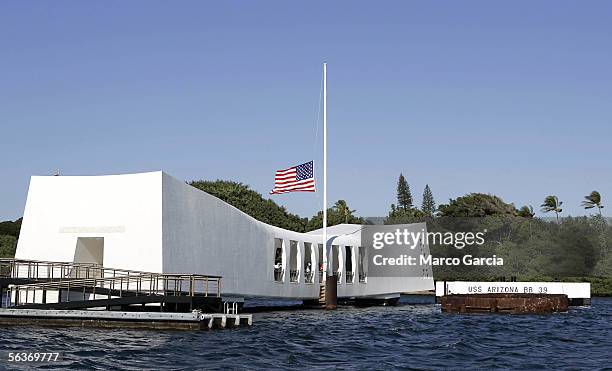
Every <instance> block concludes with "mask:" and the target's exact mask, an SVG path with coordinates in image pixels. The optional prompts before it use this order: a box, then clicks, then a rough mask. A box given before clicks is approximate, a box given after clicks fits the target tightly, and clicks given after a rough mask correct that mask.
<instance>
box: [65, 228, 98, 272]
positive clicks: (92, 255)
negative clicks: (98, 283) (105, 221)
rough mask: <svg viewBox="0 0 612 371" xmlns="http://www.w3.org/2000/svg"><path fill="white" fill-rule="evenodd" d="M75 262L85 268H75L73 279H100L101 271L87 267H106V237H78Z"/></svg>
mask: <svg viewBox="0 0 612 371" xmlns="http://www.w3.org/2000/svg"><path fill="white" fill-rule="evenodd" d="M73 261H74V262H75V263H83V264H84V266H75V267H74V268H73V270H72V272H71V276H72V277H75V278H95V277H99V276H100V270H99V269H91V268H88V267H87V265H89V264H95V265H98V266H103V265H104V237H77V242H76V247H75V249H74V259H73Z"/></svg>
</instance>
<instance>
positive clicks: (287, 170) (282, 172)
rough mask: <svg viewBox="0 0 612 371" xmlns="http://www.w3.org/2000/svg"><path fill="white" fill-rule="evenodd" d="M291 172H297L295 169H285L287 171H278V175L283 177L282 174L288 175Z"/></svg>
mask: <svg viewBox="0 0 612 371" xmlns="http://www.w3.org/2000/svg"><path fill="white" fill-rule="evenodd" d="M290 171H293V172H295V167H290V168H289V169H285V170H278V171H276V175H279V174H281V175H282V174H285V173H288V172H290Z"/></svg>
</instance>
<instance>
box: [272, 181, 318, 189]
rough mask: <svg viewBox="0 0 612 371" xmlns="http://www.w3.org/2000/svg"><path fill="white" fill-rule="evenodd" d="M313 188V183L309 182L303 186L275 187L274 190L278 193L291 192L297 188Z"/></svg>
mask: <svg viewBox="0 0 612 371" xmlns="http://www.w3.org/2000/svg"><path fill="white" fill-rule="evenodd" d="M313 187H314V182H310V183H304V184H295V185H291V186H284V187H275V188H274V189H275V190H278V191H292V190H295V189H298V188H313Z"/></svg>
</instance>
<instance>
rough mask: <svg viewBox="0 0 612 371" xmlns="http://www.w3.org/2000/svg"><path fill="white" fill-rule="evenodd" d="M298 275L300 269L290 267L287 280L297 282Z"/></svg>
mask: <svg viewBox="0 0 612 371" xmlns="http://www.w3.org/2000/svg"><path fill="white" fill-rule="evenodd" d="M299 277H300V271H299V270H297V269H291V270H290V271H289V282H297V281H298V279H299Z"/></svg>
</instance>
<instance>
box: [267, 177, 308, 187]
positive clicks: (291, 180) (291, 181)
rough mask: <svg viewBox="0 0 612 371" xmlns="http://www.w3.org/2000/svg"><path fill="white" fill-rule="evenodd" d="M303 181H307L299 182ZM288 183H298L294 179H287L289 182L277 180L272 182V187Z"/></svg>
mask: <svg viewBox="0 0 612 371" xmlns="http://www.w3.org/2000/svg"><path fill="white" fill-rule="evenodd" d="M304 180H307V179H303V180H300V181H299V182H303V181H304ZM290 183H298V181H297V180H295V178H293V179H289V180H277V181H275V182H274V186H275V187H277V186H278V185H279V184H280V185H284V184H290Z"/></svg>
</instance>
